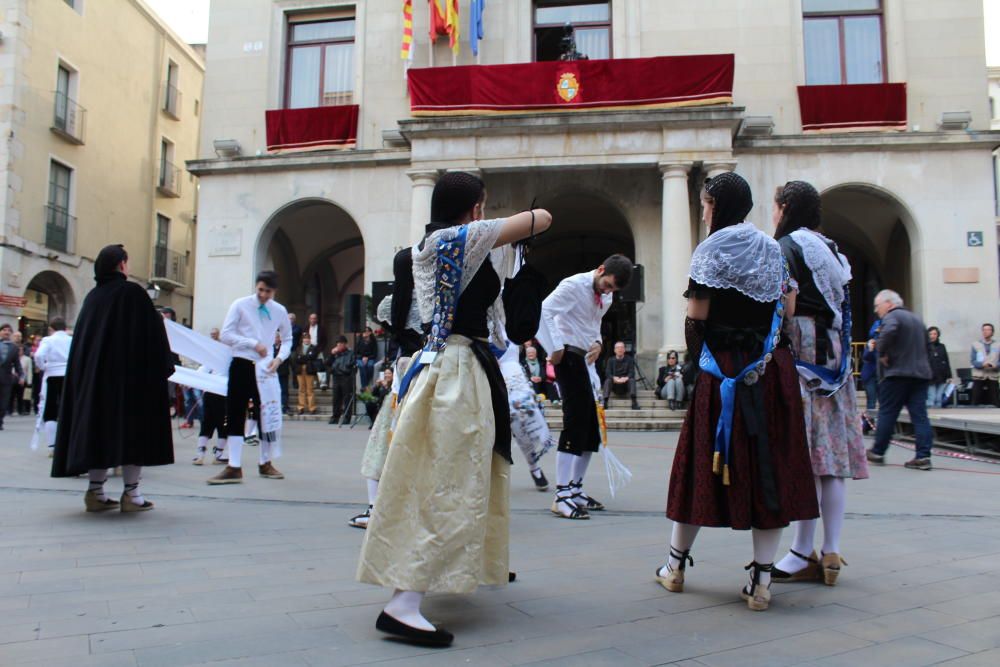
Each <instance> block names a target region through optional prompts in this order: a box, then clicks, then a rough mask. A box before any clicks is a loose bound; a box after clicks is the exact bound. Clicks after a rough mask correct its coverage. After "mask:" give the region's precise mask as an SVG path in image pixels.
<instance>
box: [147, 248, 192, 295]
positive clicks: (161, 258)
mask: <svg viewBox="0 0 1000 667" xmlns="http://www.w3.org/2000/svg"><path fill="white" fill-rule="evenodd" d="M153 254H154V257H153V280H154V281H156V282H157V283H166V284H168V285H171V286H175V285H184V284H186V280H187V255H183V254H181V253H179V252H174V251H173V250H169V249H168V248H166V247H164V246H159V245H158V246H156V249H155V250H154V253H153Z"/></svg>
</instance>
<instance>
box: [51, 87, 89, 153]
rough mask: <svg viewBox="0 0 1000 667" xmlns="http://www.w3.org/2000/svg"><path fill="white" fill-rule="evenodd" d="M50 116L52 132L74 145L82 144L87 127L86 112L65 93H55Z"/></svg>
mask: <svg viewBox="0 0 1000 667" xmlns="http://www.w3.org/2000/svg"><path fill="white" fill-rule="evenodd" d="M54 95H55V109H54V111H53V114H52V128H51V129H52V131H53V132H55V133H56V134H58V135H59V136H60V137H62V138H63V139H65V140H66V141H69V142H71V143H74V144H83V142H84V130H85V129H86V126H87V122H86V121H87V110H86V109H84V108H83V107H82V106H80V105H79V104H77V103H76V100H74V99H73V98H71V97H69V96H68V95H67V94H66V93H63V92H60V91H58V90H57V91H56V92H55V93H54Z"/></svg>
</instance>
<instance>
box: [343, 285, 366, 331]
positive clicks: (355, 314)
mask: <svg viewBox="0 0 1000 667" xmlns="http://www.w3.org/2000/svg"><path fill="white" fill-rule="evenodd" d="M364 326H365V324H364V316H363V315H362V313H361V295H360V294H348V295H347V300H346V301H344V332H345V333H361V330H362V329H364Z"/></svg>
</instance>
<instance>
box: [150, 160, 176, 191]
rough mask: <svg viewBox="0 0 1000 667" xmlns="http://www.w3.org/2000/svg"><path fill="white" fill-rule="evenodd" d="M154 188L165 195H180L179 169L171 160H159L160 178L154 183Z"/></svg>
mask: <svg viewBox="0 0 1000 667" xmlns="http://www.w3.org/2000/svg"><path fill="white" fill-rule="evenodd" d="M156 189H157V190H159V191H160V193H161V194H163V195H164V196H167V197H180V196H181V170H180V168H179V167H175V166H174V165H173V163H172V162H167V161H166V160H161V161H160V180H159V181H157V183H156Z"/></svg>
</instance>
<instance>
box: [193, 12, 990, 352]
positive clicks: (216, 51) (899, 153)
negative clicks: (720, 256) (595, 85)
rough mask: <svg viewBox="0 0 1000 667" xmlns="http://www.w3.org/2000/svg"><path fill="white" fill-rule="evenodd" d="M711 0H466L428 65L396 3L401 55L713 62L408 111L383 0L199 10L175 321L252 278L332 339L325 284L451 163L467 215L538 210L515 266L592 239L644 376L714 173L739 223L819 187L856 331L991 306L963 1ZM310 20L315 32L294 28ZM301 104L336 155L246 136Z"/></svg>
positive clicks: (201, 317) (493, 60)
mask: <svg viewBox="0 0 1000 667" xmlns="http://www.w3.org/2000/svg"><path fill="white" fill-rule="evenodd" d="M459 4H460V8H461V11H462V12H466V11H467V9H468V2H466V1H465V0H462V1H461V2H460V3H459ZM710 4H711V5H712V6H713V7H716V8H717V9H718V11H714V10H712V9H711V8H709V7H706V5H705V3H694V2H689V1H687V0H610V1H600V2H598V1H591V0H578V1H576V2H563V1H561V0H560V1H554V0H552V1H549V0H504V2H502V3H501V2H490V3H488V6H487V8H486V14H485V19H484V29H485V38H484V40H483V41H482V42H481V43H480V53H479V55H478V56H473V55H472V53H471V52H470V49H469V44H468V40H467V33H468V25H467V23H466V21H467V19H466V18H465V16H466V14H463V15H462V16H463V18H462V22H463V24H462V26H461V28H462V35H461V37H460V47H461V48H460V52H459V53H458V55H457V56H453V54H452V51H451V50H450V49H449V47H448V45H447V43H446V42H447V38H444V39H440V40H438V41H437V44H436V45H434V46H431V45H430V43H429V39H428V36H427V29H428V28H427V27H428V22H429V18H428V14H427V3H425V2H421V1H418V2H415V3H414V34H415V39H414V47H413V49H414V54H413V61H412V64H411V67H412V68H424V67H428V66H431V65H432V63H433V65H436V66H438V67H445V68H447V67H451V66H453V65H456V64H457V65H470V66H474V65H476V64H479V65H481V66H488V65H496V64H515V63H531V62H532V61H533V60H535V59H538V58H544V57H551V55H552V53H553V48H554V47H553V44H554V42H553V35H556V33H554V32H553V31H554V30H557V29H558V30H560V31H561V26H562V25H563V24H564V23H565V22H567V21H568V22H570V23H572V24H573V25H574V28H575V37H576V45H577V48H578V50H580V51H584V52H589V53H588V55H590V54H593V55H594V58H595V59H597V58H601V57H605V58H606V57H610V58H611V59H613V60H622V61H624V59H630V58H651V57H656V56H685V55H699V54H713V53H730V54H733V55H734V57H735V78H734V83H733V90H732V100H733V101H732V104H714V105H708V106H678V107H677V108H637V109H627V108H626V109H607V110H602V111H593V112H578V113H548V112H541V113H517V114H504V115H501V114H488V113H467V114H464V115H462V114H460V115H448V116H435V117H424V116H414V115H413V114H412V113H411V110H410V99H409V97H408V94H407V78H406V73H405V68H404V63H403V61H402V60H401V59H400V48H399V44H400V38H401V34H402V29H403V17H402V14H401V12H400V5H401V3H400V2H397V1H396V0H352V1H340V0H213V3H212V9H211V23H210V35H209V46H208V56H207V57H208V61H207V62H208V70H207V78H206V101H205V117H204V121H203V126H202V130H203V131H202V142H201V145H202V155H201V159H199V160H196V161H192V162H190V163H189V164H188V167H189V169H190V170H191V171H192V173H194V174H196V175H197V176H198V177H199V178H200V183H201V192H200V199H199V221H200V223H199V229H198V234H199V239H198V240H199V243H198V251H197V268H198V272H199V275H200V276H206V275H209V276H212V278H211V279H209V280H204V279H203V280H201V281H200V282H199V285H198V287H197V291H196V299H195V326H196V327H197V328H199V329H203V330H206V329H208V328H209V327H210V326H213V325H216V324H217V323H218V322H219V321H220V320H221V318H222V317H223V315H224V313H225V309H226V306H227V305H228V304H229V302H230V301H231V300H232V299H234V298H235V297H237V296H240V295H242V294H244V293H247V292H248V290H250V289H251V284H252V280H253V275H254V273H255V272H256V271H257V270H259V269H261V268H265V267H274V268H276V269H277V270H278V271H279V272H280V273H281V274H282V276H283V281H284V285H283V287H282V295H281V297H280V298H281V299H282V300H283V301H284V302H285V303H287V304H288V305H289V306H290V307H291V309H292V311H293V312H297V313H298V314H299V316H300V317H302V316H304V315H305V314H307V313H308V312H317V313H319V314H320V315H321V318H322V320H323V322H324V325H325V326H326V328H327V330H329V331H331V332H333V333H336V332H339V331H346V330H347V328H346V327H345V322H344V320H343V314H344V307H345V304H346V303H347V301H348V300H349V298H350V295H352V294H370V293H371V292H372V286H373V283H376V282H378V281H384V280H389V279H391V258H392V256H393V254H394V253H395V252H396V250H398V249H399V248H401V247H404V246H406V245H408V244H410V243H412V242H413V241H414V240H415V239H417V238H418V237H419V233H420V230H421V228H422V226H423V224H425V223H426V222H427V220H428V216H429V209H430V193H431V191H432V189H433V186H434V183H435V181H436V179H437V178H438V177H439V175H440V174H442V173H444V172H445V171H447V170H453V169H462V170H472V171H476V172H477V173H480V174H481V175H482V176H483V178H484V180H485V181H486V184H487V188H488V192H489V199H488V202H487V212H488V214H490V215H504V214H508V213H511V212H515V211H518V210H521V209H524V208H526V207H527V206H529V205H530V204H531V203H532V201H535V202H536V205H538V206H544V207H546V208H549V209H550V210H551V211H552V213H553V215H554V223H553V227H552V230H551V231H550V233H549V234H548V235H547V237H546V238H543V239H542V240H541V241H540V242H539V243H538V245H537V247H536V249H535V250H534V252H533V260H532V261H533V262H536V263H537V264H538V265H539V266H540V267H541V268H542V269H543V270H544V271H545V272H546V274H547V275H548V277H549V278H550V280H551V281H555V280H557V279H559V278H561V277H563V276H565V275H568V274H570V273H573V272H577V271H582V270H585V269H588V268H592V267H593V266H596V265H597V264H598V263H599V261H600V259H602V258H603V257H604V256H606V255H607V254H609V253H610V252H613V251H620V252H625V253H627V254H629V256H631V257H633V258H634V259H635V261H636V263H637V264H640V265H642V266H643V267H644V271H643V273H644V288H645V289H644V294H643V295H641V297H642V298H641V300H639V301H636V302H621V303H618V304H616V306H615V310H614V313H613V315H612V316H610V317H609V318H608V320H607V322H606V328H607V331H606V334H607V336H608V338H609V339H611V338H615V339H624V340H626V341H627V342H628V343H629V344H630V345H633V346H634V348H635V350H636V351H637V353H638V354H639V356H640V358H641V359H643V360H644V361H645V362H646V363H647V364H648V365H647V369H648V368H649V365H651V362H652V359H653V358H654V357H656V356H658V355H659V354H662V352H664V351H665V350H667V349H680V348H682V346H683V317H684V299H683V296H682V293H683V291H684V290H685V288H686V284H687V268H688V261H689V259H690V255H691V251H692V248H693V246H694V245H695V244H696V243H697V242H698V241H699V240H700V238H702V237H703V236H704V231H703V230H702V229H701V225H700V223H699V218H700V206H699V199H698V192H699V189H700V187H701V184H702V183H703V181H704V179H705V178H706V177H709V176H712V175H715V174H718V173H721V172H723V171H725V170H733V169H735V170H736V171H737V172H738V173H740V174H742V175H743V176H744V177H746V178H747V180H748V181H749V182H750V184H751V186H752V188H753V192H754V198H755V201H756V206H755V207H754V210H753V211H752V212H751V214H750V218H749V219H750V220H751V221H752V222H753V223H755V224H756V225H758V226H759V227H761V228H762V229H766V230H770V229H771V202H772V199H773V194H774V191H775V188H776V187H777V186H778V185H780V184H783V183H785V182H786V181H788V180H792V179H802V180H807V181H810V182H812V183H813V184H814V185H815V186H816V187H817V188H818V189H819V190H820V191H821V192H822V193H823V197H824V229H825V231H826V233H827V234H828V235H830V236H831V237H832V238H834V239H835V240H836V241H838V243H839V244H840V245H841V247H842V249H843V250H844V251H845V253H846V254H847V255H848V256H849V257H850V258H851V261H852V264H853V265H854V275H855V286H854V294H853V296H854V302H855V306H854V307H855V318H854V319H855V322H856V328H857V330H856V334H858V335H859V336H860V335H863V333H864V331H863V330H864V328H865V326H866V325H867V324H869V323H870V322H871V319H872V316H871V312H870V311H871V302H872V298H873V296H874V294H875V292H876V291H877V290H878V289H880V288H882V287H891V288H895V289H897V290H898V291H900V292H901V293H902V294H903V295H904V297H905V298H906V300H907V302H908V304H909V305H911V306H912V307H913V308H914V309H915V310H916V311H917V312H919V313H920V314H921V315H922V316H923V317H924V318H925V320H927V322H928V324H936V325H937V326H939V327H940V328H941V329H942V331H945V332H947V334H946V335H947V337H948V338H949V340H952V341H955V342H956V343H957V342H958V341H964V340H968V339H971V337H972V336H974V335H975V334H976V332H977V328H978V324H979V322H980V321H981V320H983V319H984V318H985V319H997V315H998V311H1000V309H998V298H997V297H998V271H997V255H996V253H994V252H991V251H990V250H989V249H990V248H994V247H996V246H997V233H996V228H995V224H994V220H995V218H994V211H995V192H994V186H993V180H992V176H991V174H992V168H991V160H992V152H993V150H994V149H995V148H996V146H997V145H998V144H1000V134H998V133H997V132H995V131H991V129H990V113H989V108H988V104H987V96H986V95H985V94H984V91H985V90H986V88H987V77H986V65H985V54H984V46H983V16H982V3H981V2H979V0H955V1H954V2H949V3H947V4H946V5H943V4H942V3H939V2H935V1H933V0H906V1H905V2H904V1H903V0H881V1H880V0H860V1H858V2H845V1H843V0H729V1H727V2H725V3H710ZM723 6H724V9H723ZM333 22H339V23H337V25H330V24H332V23H333ZM348 23H349V25H348ZM302 25H307V26H309V25H311V26H313V27H312V28H301V27H300V26H302ZM324 26H325V27H324ZM310 31H317V32H314V33H310ZM310 34H312V35H313V36H314V37H317V40H318V41H316V42H309V41H308V40H306V41H302V40H303V39H304V38H305V37H308V36H309V35H310ZM323 34H328V35H329V38H324V37H323V36H322V35H323ZM324 39H326V41H325V42H324V41H323V40H324ZM347 44H349V46H345V45H347ZM931 44H933V48H930V45H931ZM313 47H315V48H313ZM310 48H313V51H311V52H305V51H303V49H310ZM320 59H322V63H323V67H324V68H325V69H320V68H319V65H318V64H316V63H319V61H320ZM303 63H305V64H303ZM310 63H313V64H315V67H314V66H313V65H310ZM612 65H614V63H612ZM321 72H325V74H322V76H323V78H322V79H321V80H320V79H316V77H317V76H319V75H320V73H321ZM331 72H332V77H331ZM411 72H412V70H411ZM456 72H458V70H456ZM525 72H526V76H528V75H530V70H529V69H525ZM314 79H316V81H314ZM332 79H336V81H333V80H332ZM899 84H905V85H902V86H901V85H899ZM821 85H822V86H825V87H824V90H825V91H826V92H825V94H828V95H832V96H833V97H832V99H833V100H834V103H833V104H829V103H828V104H826V106H824V105H822V104H821V105H819V110H820V112H821V113H822V112H823V111H824V110H828V109H829V108H836V107H840V106H842V105H847V106H849V105H850V104H851V103H852V100H854V99H855V97H854V95H855V93H859V94H860V93H863V94H868V93H866V92H865V91H868V90H869V89H870V90H875V91H881V90H882V89H887V88H888V87H890V86H894V88H893V91H896V92H895V93H894V94H898V95H903V97H902V101H901V102H900V106H899V111H898V114H897V115H898V116H899V117H894V118H893V119H886V120H892V123H889V125H891V127H882V126H881V125H886V123H882V124H880V123H879V122H877V121H879V120H881V119H879V118H868V121H869V122H868V123H867V124H866V123H860V124H859V125H856V126H855V125H843V126H839V125H837V124H836V123H834V124H832V125H830V126H825V127H819V130H820V131H815V130H816V128H815V127H813V125H814V123H813V122H812V120H811V119H804V117H803V103H802V102H801V100H802V99H805V98H804V97H803V96H805V95H809V94H811V93H813V92H815V91H816V90H819V88H815V89H813V90H809V89H810V88H811V87H812V86H821ZM865 86H868V88H866V87H865ZM311 87H314V88H317V89H318V93H316V94H313V93H312V92H311ZM303 91H305V92H303ZM636 96H637V97H641V91H640V93H637V95H636ZM326 103H335V104H338V105H344V104H351V105H357V107H358V111H357V113H358V116H357V117H358V122H357V132H356V141H355V142H354V145H353V147H351V148H346V149H342V150H317V151H296V152H275V151H269V150H268V140H267V123H266V112H268V111H273V112H282V111H284V110H288V109H290V108H293V107H302V106H316V107H319V106H322V105H323V104H326ZM806 120H809V122H808V123H807V122H806ZM804 126H809V127H806V128H805V129H804ZM847 130H852V131H847ZM857 130H862V131H857ZM958 347H960V346H956V349H957V348H958ZM956 361H957V359H956Z"/></svg>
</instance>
